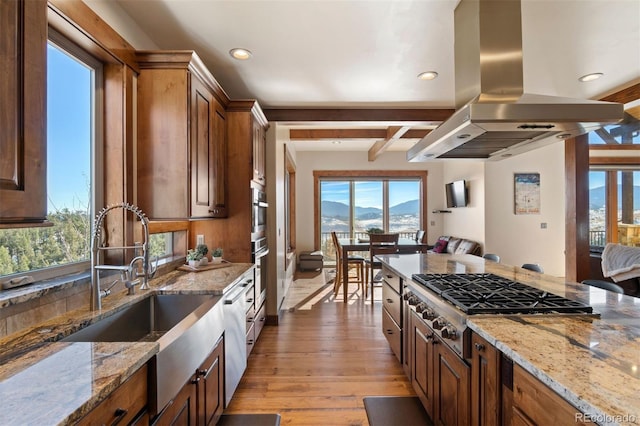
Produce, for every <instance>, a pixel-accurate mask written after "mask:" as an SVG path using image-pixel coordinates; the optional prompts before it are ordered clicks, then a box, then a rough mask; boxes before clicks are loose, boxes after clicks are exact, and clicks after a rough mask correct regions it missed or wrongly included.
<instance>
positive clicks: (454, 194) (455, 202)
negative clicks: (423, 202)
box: [445, 180, 469, 208]
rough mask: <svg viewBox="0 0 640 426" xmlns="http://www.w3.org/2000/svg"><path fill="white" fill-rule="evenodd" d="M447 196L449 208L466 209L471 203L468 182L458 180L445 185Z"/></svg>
mask: <svg viewBox="0 0 640 426" xmlns="http://www.w3.org/2000/svg"><path fill="white" fill-rule="evenodd" d="M445 192H446V196H447V208H451V207H465V206H466V205H467V204H468V203H469V196H468V195H469V194H468V192H467V182H466V181H464V180H457V181H455V182H450V183H447V184H446V185H445Z"/></svg>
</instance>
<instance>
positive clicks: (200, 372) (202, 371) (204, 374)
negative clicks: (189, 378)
mask: <svg viewBox="0 0 640 426" xmlns="http://www.w3.org/2000/svg"><path fill="white" fill-rule="evenodd" d="M207 373H208V371H207V370H205V369H202V370H198V375H200V376H202V377H204V376H206V375H207Z"/></svg>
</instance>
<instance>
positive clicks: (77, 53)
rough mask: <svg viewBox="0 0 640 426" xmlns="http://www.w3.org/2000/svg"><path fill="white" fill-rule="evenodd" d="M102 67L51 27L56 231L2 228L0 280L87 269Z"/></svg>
mask: <svg viewBox="0 0 640 426" xmlns="http://www.w3.org/2000/svg"><path fill="white" fill-rule="evenodd" d="M101 85H102V72H101V64H100V63H99V62H98V61H97V60H95V59H94V58H92V57H91V56H89V55H88V54H86V53H85V52H83V51H81V50H80V49H79V48H78V47H76V46H75V45H73V44H71V43H70V42H68V41H67V40H65V39H64V38H62V37H61V36H60V35H58V34H57V33H56V32H55V31H52V30H50V40H49V44H48V47H47V201H48V202H47V218H48V220H49V221H50V222H51V223H52V224H53V226H51V227H39V228H21V229H4V230H0V281H5V279H12V278H18V277H20V276H23V275H29V276H31V277H32V278H33V279H34V280H41V279H47V278H52V277H55V276H59V275H64V274H68V273H73V272H78V271H82V270H86V269H88V268H89V261H90V256H91V250H90V249H91V247H90V237H91V225H92V221H93V217H94V212H95V207H94V206H95V205H96V203H99V204H98V205H101V202H100V200H101V194H100V193H99V191H97V190H96V188H100V187H101V185H99V182H98V181H99V179H100V176H101V175H102V170H101V169H100V168H99V167H97V166H99V164H98V163H97V162H94V161H93V159H94V158H102V156H101V152H100V149H101V148H100V147H101V143H100V141H99V140H97V138H96V135H99V134H100V133H101V132H100V131H99V130H98V129H99V128H100V119H99V117H102V114H101V110H100V109H99V108H98V107H97V106H98V105H100V104H101V102H100V99H99V96H100V93H101V91H100V90H97V88H99V87H101Z"/></svg>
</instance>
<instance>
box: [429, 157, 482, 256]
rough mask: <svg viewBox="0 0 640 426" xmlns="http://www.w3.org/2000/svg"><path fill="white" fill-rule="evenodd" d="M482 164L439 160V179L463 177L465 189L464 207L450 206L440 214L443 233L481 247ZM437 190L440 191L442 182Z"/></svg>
mask: <svg viewBox="0 0 640 426" xmlns="http://www.w3.org/2000/svg"><path fill="white" fill-rule="evenodd" d="M484 168H485V163H484V162H482V161H466V160H465V161H447V162H445V163H443V169H442V177H443V182H444V183H447V182H453V181H456V180H462V179H464V180H466V181H467V188H468V191H469V204H468V205H467V207H457V208H450V209H446V210H450V211H451V213H443V214H441V216H442V220H443V222H444V227H443V235H451V236H454V237H461V238H467V239H469V240H473V241H476V242H478V243H480V245H482V246H484V241H485V215H486V212H485V196H484V194H485V180H484ZM440 190H441V191H444V184H443V185H442V188H441V189H440ZM483 252H484V248H483Z"/></svg>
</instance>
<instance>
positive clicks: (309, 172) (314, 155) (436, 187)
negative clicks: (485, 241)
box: [296, 151, 445, 252]
mask: <svg viewBox="0 0 640 426" xmlns="http://www.w3.org/2000/svg"><path fill="white" fill-rule="evenodd" d="M314 170H427V193H428V200H427V203H428V204H427V221H428V222H427V223H428V224H429V226H428V227H427V229H426V233H427V241H430V242H433V241H435V240H436V239H437V238H438V236H439V235H440V234H441V233H442V227H443V219H442V216H443V215H442V214H433V213H432V211H433V210H434V209H441V208H443V207H444V205H445V201H444V183H443V182H442V163H439V162H433V163H409V162H407V159H406V154H405V153H404V152H395V151H392V152H385V153H384V154H382V155H381V156H380V157H379V158H378V159H377V160H376V161H373V162H369V161H368V160H367V152H366V151H358V152H318V151H298V152H297V153H296V250H297V251H298V252H300V251H302V250H313V249H314V247H313V244H314V235H313V228H314V226H313V220H314V216H313V215H314V211H313V206H314V199H313V197H314V188H313V171H314Z"/></svg>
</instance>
